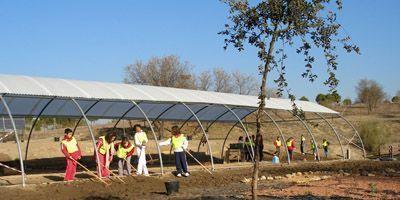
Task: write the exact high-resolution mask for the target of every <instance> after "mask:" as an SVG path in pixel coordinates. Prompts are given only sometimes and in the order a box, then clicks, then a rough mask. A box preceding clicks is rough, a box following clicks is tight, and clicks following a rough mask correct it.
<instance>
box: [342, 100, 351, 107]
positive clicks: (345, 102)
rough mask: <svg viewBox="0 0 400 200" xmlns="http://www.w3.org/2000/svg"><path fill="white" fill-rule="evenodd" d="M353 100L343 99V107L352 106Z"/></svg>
mask: <svg viewBox="0 0 400 200" xmlns="http://www.w3.org/2000/svg"><path fill="white" fill-rule="evenodd" d="M351 103H352V102H351V99H343V102H342V104H343V105H345V106H349V105H351Z"/></svg>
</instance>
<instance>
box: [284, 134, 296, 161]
mask: <svg viewBox="0 0 400 200" xmlns="http://www.w3.org/2000/svg"><path fill="white" fill-rule="evenodd" d="M286 147H287V149H288V152H289V158H290V160H291V161H292V160H293V151H294V149H295V148H296V147H295V146H294V138H293V137H290V138H289V139H288V140H287V141H286Z"/></svg>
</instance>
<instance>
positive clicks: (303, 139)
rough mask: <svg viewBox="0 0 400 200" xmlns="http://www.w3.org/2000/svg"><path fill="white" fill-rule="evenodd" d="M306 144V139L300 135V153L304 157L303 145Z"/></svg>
mask: <svg viewBox="0 0 400 200" xmlns="http://www.w3.org/2000/svg"><path fill="white" fill-rule="evenodd" d="M305 142H306V138H305V137H304V136H303V135H301V142H300V151H301V154H302V155H305V154H306V153H305V152H304V143H305Z"/></svg>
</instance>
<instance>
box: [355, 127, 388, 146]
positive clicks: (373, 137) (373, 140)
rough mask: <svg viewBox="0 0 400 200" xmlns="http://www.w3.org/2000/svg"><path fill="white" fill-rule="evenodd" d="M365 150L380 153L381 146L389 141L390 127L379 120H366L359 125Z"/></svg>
mask: <svg viewBox="0 0 400 200" xmlns="http://www.w3.org/2000/svg"><path fill="white" fill-rule="evenodd" d="M359 132H360V136H361V139H362V140H363V142H364V147H365V150H367V151H370V152H373V153H378V152H379V147H380V146H381V145H383V144H386V143H387V142H388V141H389V136H390V132H389V129H388V128H387V127H386V126H385V125H383V124H382V123H381V122H378V121H364V122H361V124H360V127H359Z"/></svg>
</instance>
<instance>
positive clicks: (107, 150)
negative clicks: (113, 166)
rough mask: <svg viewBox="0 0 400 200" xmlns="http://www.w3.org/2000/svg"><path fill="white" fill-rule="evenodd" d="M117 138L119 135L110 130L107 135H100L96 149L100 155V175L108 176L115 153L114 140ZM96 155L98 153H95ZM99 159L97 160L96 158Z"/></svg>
mask: <svg viewBox="0 0 400 200" xmlns="http://www.w3.org/2000/svg"><path fill="white" fill-rule="evenodd" d="M116 139H117V135H116V133H114V132H108V133H107V134H106V135H105V136H101V137H99V139H98V140H97V143H96V148H97V149H96V151H97V153H98V155H99V160H98V161H99V163H98V166H97V167H100V170H99V169H98V171H100V176H101V177H108V176H109V172H108V169H109V167H110V163H111V161H112V159H113V155H114V141H115V140H116ZM95 156H96V155H95ZM96 161H97V160H96Z"/></svg>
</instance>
